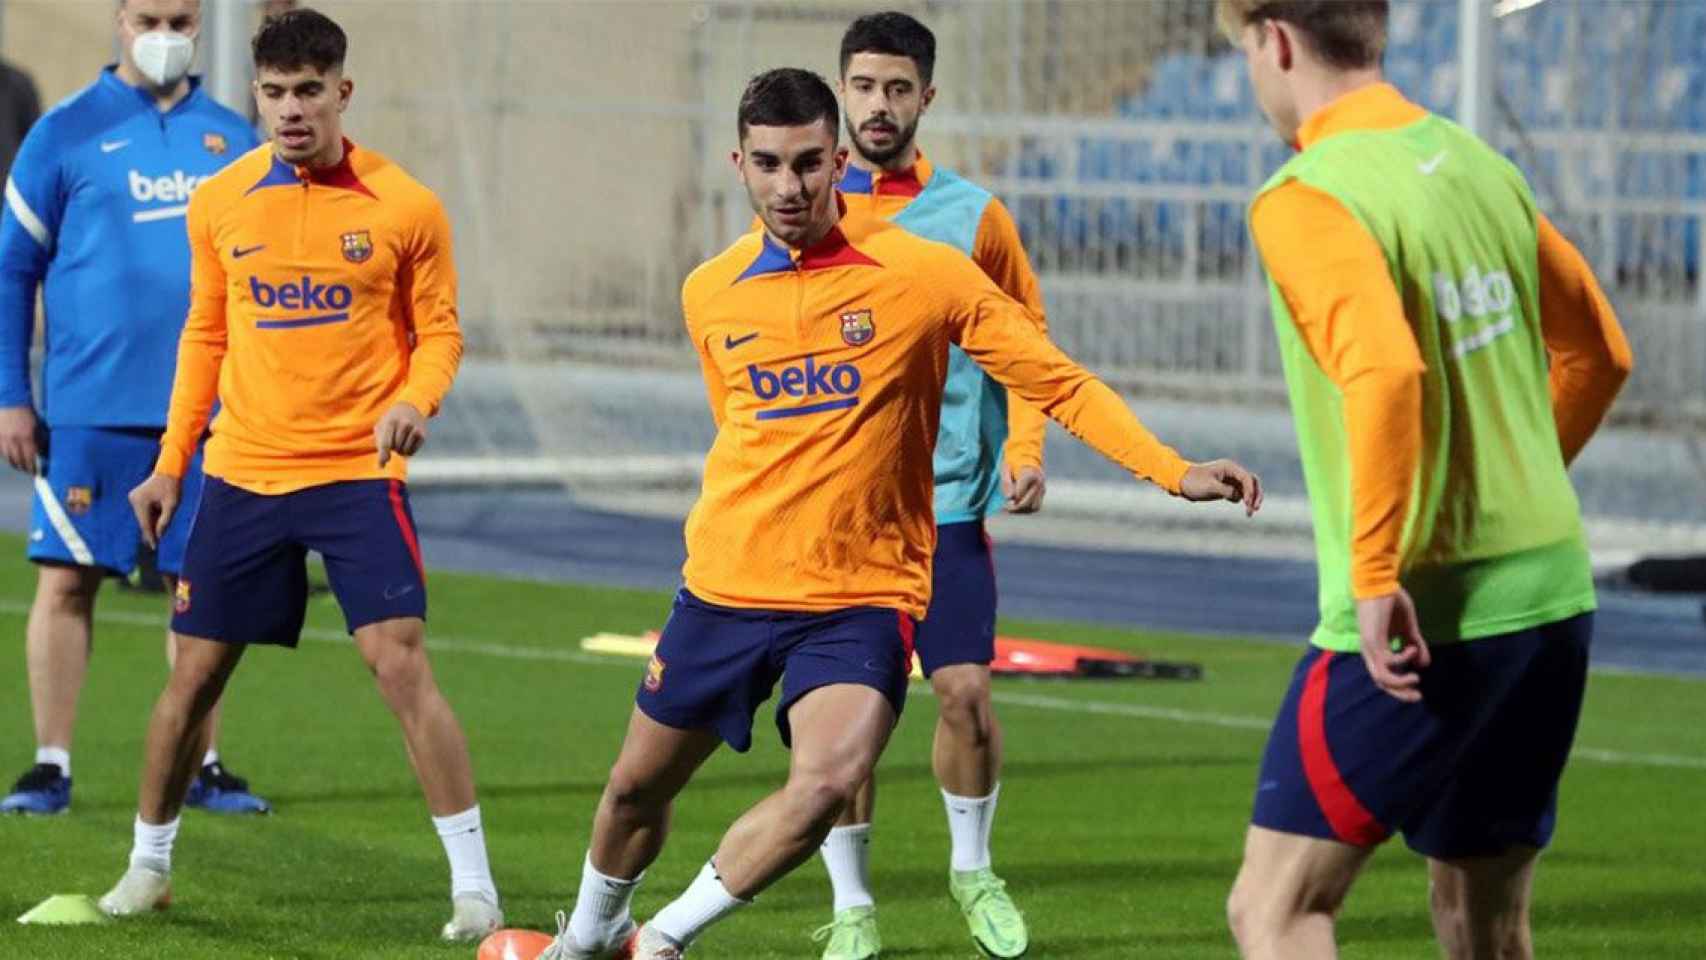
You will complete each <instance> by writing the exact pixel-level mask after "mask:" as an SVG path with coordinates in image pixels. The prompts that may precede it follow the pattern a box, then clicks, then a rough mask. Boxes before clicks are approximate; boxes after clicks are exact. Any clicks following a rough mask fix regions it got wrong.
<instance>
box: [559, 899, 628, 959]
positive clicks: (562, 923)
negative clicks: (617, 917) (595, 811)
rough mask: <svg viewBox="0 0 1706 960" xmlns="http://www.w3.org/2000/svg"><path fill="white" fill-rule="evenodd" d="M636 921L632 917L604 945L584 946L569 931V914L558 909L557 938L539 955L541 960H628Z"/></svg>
mask: <svg viewBox="0 0 1706 960" xmlns="http://www.w3.org/2000/svg"><path fill="white" fill-rule="evenodd" d="M634 932H635V931H634V921H633V920H632V919H630V920H629V921H628V924H627V926H625V927H623V928H622V931H621V932H620V933H618V934H617V935H616V936H614V937H612V938H611V940H610V943H608V944H607V945H605V946H602V947H583V946H581V945H580V944H578V943H576V942H575V936H574V934H572V933H570V932H569V915H568V914H566V913H564V912H563V911H561V910H558V911H557V939H555V940H553V941H551V945H550V946H549V947H546V948H545V952H544V953H541V954H540V955H539V960H627V958H628V956H629V953H628V947H629V942H628V941H629V940H631V939H632V938H633V936H634Z"/></svg>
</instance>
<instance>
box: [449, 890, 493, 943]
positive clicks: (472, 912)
mask: <svg viewBox="0 0 1706 960" xmlns="http://www.w3.org/2000/svg"><path fill="white" fill-rule="evenodd" d="M450 903H451V907H452V910H451V914H450V922H449V923H447V924H445V925H444V929H443V930H442V931H440V932H439V936H440V937H443V938H444V941H445V942H446V943H468V942H472V941H474V940H482V939H484V938H485V937H486V936H487V935H488V934H492V933H496V932H497V931H498V928H499V927H502V926H503V925H504V912H503V911H502V910H499V909H498V905H497V904H495V903H493V902H491V901H490V900H487V899H486V898H485V897H482V896H476V895H473V894H468V895H465V896H460V897H455V898H453V899H452V900H451V901H450Z"/></svg>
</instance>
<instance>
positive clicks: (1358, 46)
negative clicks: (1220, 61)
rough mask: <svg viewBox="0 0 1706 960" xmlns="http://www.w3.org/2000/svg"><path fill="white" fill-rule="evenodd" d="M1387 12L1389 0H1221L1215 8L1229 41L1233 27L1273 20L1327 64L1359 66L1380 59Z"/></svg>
mask: <svg viewBox="0 0 1706 960" xmlns="http://www.w3.org/2000/svg"><path fill="white" fill-rule="evenodd" d="M1391 12H1392V5H1391V3H1390V2H1389V0H1267V2H1265V3H1264V2H1262V0H1221V2H1220V11H1219V14H1220V24H1221V29H1222V30H1224V31H1225V32H1226V34H1227V36H1228V37H1229V38H1230V39H1231V40H1232V41H1233V42H1234V43H1236V42H1237V40H1238V36H1237V32H1236V31H1237V30H1241V29H1243V28H1244V27H1245V26H1247V25H1249V24H1252V23H1261V22H1262V21H1263V20H1279V21H1282V22H1284V23H1289V24H1291V25H1292V26H1293V27H1296V28H1297V29H1298V31H1299V32H1301V33H1302V34H1303V36H1304V37H1305V39H1307V40H1308V41H1309V45H1310V47H1311V49H1313V50H1314V51H1315V54H1316V56H1319V57H1320V58H1321V59H1322V60H1324V61H1326V63H1327V65H1328V66H1331V67H1337V68H1339V69H1341V70H1360V69H1364V68H1367V67H1376V66H1379V65H1380V58H1381V56H1382V55H1383V54H1384V53H1385V52H1386V24H1387V20H1388V18H1389V17H1390V16H1391Z"/></svg>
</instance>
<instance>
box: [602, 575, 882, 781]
mask: <svg viewBox="0 0 1706 960" xmlns="http://www.w3.org/2000/svg"><path fill="white" fill-rule="evenodd" d="M912 632H913V621H912V618H911V617H908V616H907V615H906V614H904V613H901V612H899V611H896V610H889V609H885V608H882V607H850V608H848V609H846V610H837V611H834V612H832V613H798V612H791V611H783V610H743V609H738V608H735V607H723V606H718V605H717V604H714V603H706V602H705V601H703V600H701V599H699V598H698V597H696V596H694V595H693V594H691V593H689V592H687V589H686V588H685V587H683V588H682V589H681V590H680V591H679V592H678V593H676V595H675V606H674V609H672V610H671V611H670V614H669V622H667V623H665V624H664V625H663V635H662V636H661V637H659V638H658V645H657V651H656V653H655V654H653V656H652V660H651V663H649V664H647V665H646V676H645V678H644V679H642V680H641V681H640V690H639V693H638V694H636V695H635V697H634V702H635V703H636V704H638V705H639V708H640V709H641V710H642V711H644V712H645V714H646V716H648V717H651V718H652V719H653V720H656V721H657V722H658V723H661V724H663V725H665V726H669V727H675V728H677V729H681V730H715V731H716V732H717V735H718V736H720V737H722V738H723V742H725V743H727V744H728V745H729V746H731V747H733V748H735V749H736V750H738V751H740V752H742V753H745V752H746V751H747V750H749V749H751V747H752V719H753V717H754V716H756V715H757V713H758V707H759V705H760V704H762V703H764V701H766V700H768V699H770V694H771V692H772V691H773V690H775V688H776V681H777V680H778V679H780V680H781V681H782V700H781V702H780V703H778V704H776V729H777V730H778V731H780V732H781V734H782V742H783V743H784V744H790V745H791V744H792V742H793V741H792V733H791V731H790V730H789V728H788V708H790V707H792V706H793V705H794V703H795V701H797V700H799V699H800V698H801V697H803V696H805V695H806V694H808V693H810V692H812V691H813V690H816V689H817V688H818V687H824V686H828V685H830V684H834V683H857V684H860V685H862V686H867V687H871V688H873V689H875V690H876V691H877V692H879V693H881V694H882V695H883V696H884V697H885V698H886V699H887V700H888V702H889V706H891V707H893V708H894V714H895V718H896V719H897V720H898V719H899V718H900V711H901V708H902V707H904V706H905V705H906V677H907V674H908V673H909V672H910V671H909V666H910V664H911V662H912Z"/></svg>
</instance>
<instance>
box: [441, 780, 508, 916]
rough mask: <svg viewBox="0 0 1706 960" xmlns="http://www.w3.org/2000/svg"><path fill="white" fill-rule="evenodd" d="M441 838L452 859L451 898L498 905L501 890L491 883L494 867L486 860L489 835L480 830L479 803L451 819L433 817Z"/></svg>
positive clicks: (446, 851) (452, 816) (445, 852)
mask: <svg viewBox="0 0 1706 960" xmlns="http://www.w3.org/2000/svg"><path fill="white" fill-rule="evenodd" d="M432 825H433V826H434V827H436V828H438V838H439V840H441V841H443V843H444V855H445V856H446V857H449V858H450V895H451V896H452V897H465V896H478V897H483V898H485V899H486V900H489V901H491V902H492V903H493V904H494V905H496V904H497V902H498V888H497V885H496V884H494V883H492V868H491V866H490V864H488V863H487V861H486V834H485V832H484V831H483V830H481V829H480V807H479V805H478V804H476V805H474V806H472V807H469V808H468V809H466V810H464V811H462V812H461V813H453V814H451V815H450V816H448V817H433V818H432Z"/></svg>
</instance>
